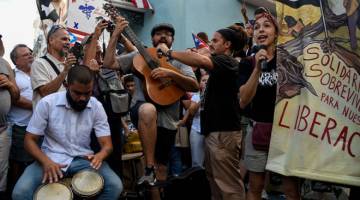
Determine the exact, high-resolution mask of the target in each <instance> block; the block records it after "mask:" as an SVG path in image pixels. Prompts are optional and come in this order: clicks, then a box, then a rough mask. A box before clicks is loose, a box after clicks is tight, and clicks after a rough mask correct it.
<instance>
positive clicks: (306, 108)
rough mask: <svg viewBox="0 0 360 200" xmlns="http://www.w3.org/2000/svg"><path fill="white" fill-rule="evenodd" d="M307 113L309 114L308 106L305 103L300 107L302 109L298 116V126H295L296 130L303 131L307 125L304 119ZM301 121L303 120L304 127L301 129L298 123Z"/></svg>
mask: <svg viewBox="0 0 360 200" xmlns="http://www.w3.org/2000/svg"><path fill="white" fill-rule="evenodd" d="M305 110H306V112H305ZM304 113H305V114H304ZM309 115H310V108H309V107H307V106H306V105H304V106H303V109H302V111H301V114H300V116H299V124H298V126H297V130H298V131H305V129H306V128H307V126H308V123H307V121H306V118H307V117H308V116H309ZM301 121H303V122H304V123H305V127H304V128H302V129H300V123H301Z"/></svg>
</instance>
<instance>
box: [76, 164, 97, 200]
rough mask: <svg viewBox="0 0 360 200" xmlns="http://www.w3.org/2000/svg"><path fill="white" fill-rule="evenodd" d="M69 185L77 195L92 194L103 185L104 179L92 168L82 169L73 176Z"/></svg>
mask: <svg viewBox="0 0 360 200" xmlns="http://www.w3.org/2000/svg"><path fill="white" fill-rule="evenodd" d="M71 186H72V189H73V190H74V192H75V193H76V194H77V195H80V196H93V195H96V194H98V193H99V192H100V191H101V190H102V188H103V187H104V179H103V177H102V176H101V175H100V174H99V173H97V172H95V171H93V170H83V171H80V172H78V173H76V174H75V175H74V176H73V178H72V180H71Z"/></svg>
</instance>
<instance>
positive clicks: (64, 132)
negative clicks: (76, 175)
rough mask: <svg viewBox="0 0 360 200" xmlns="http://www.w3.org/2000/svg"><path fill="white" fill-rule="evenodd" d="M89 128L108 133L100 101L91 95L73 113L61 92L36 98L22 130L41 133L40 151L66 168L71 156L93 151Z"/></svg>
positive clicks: (64, 94) (107, 134)
mask: <svg viewBox="0 0 360 200" xmlns="http://www.w3.org/2000/svg"><path fill="white" fill-rule="evenodd" d="M93 129H94V130H95V134H96V137H102V136H110V128H109V124H108V122H107V116H106V114H105V111H104V108H103V106H102V105H101V103H100V102H99V101H98V100H96V99H95V98H94V97H91V98H90V101H89V103H88V104H87V107H86V108H85V109H84V110H83V111H81V112H77V111H74V110H73V109H72V108H71V107H70V105H69V103H68V102H67V99H66V92H64V91H63V92H57V93H54V94H50V95H48V96H46V97H44V98H42V99H41V100H40V101H39V103H38V105H37V106H36V109H35V111H34V114H33V116H32V118H31V120H30V122H29V125H28V127H27V129H26V131H27V132H30V133H32V134H35V135H43V136H44V142H43V144H42V146H41V150H42V151H43V152H44V153H45V154H46V155H47V156H48V157H49V158H50V159H51V160H52V161H54V162H56V163H59V164H65V165H67V167H69V165H70V163H71V162H72V160H73V159H74V157H77V156H80V157H83V156H86V155H90V154H93V153H94V152H93V151H92V150H91V148H90V133H91V131H92V130H93ZM67 167H66V168H64V170H65V171H66V170H67Z"/></svg>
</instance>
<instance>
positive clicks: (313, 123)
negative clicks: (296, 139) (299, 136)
mask: <svg viewBox="0 0 360 200" xmlns="http://www.w3.org/2000/svg"><path fill="white" fill-rule="evenodd" d="M318 115H320V116H322V117H326V115H324V114H322V113H319V112H315V115H314V118H313V121H312V123H311V126H310V131H309V134H310V135H311V136H313V137H314V138H317V137H318V135H316V134H315V133H314V132H313V131H314V127H315V124H317V125H320V123H319V122H318V121H316V119H317V116H318Z"/></svg>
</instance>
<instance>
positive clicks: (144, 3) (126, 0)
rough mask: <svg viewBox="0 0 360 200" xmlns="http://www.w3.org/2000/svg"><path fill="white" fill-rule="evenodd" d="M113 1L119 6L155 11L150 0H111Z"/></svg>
mask: <svg viewBox="0 0 360 200" xmlns="http://www.w3.org/2000/svg"><path fill="white" fill-rule="evenodd" d="M111 3H112V4H113V5H114V6H116V7H119V8H122V9H125V10H129V11H134V12H140V13H145V12H147V11H151V12H154V9H153V7H152V6H151V3H150V1H149V0H111Z"/></svg>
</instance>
